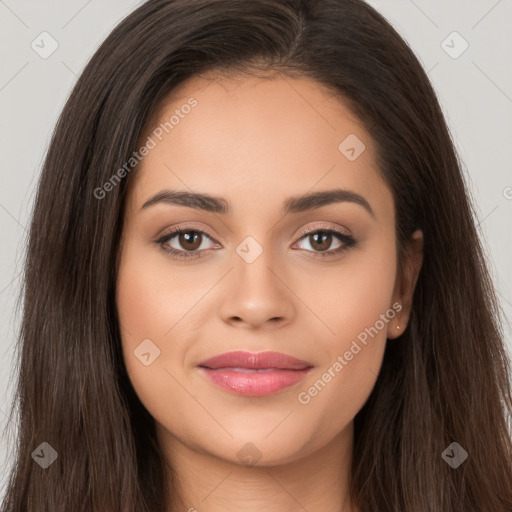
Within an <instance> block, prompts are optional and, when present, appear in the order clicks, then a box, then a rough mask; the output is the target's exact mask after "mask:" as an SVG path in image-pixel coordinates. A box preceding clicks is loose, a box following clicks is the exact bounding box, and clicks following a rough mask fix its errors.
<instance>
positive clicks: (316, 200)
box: [141, 188, 375, 218]
mask: <svg viewBox="0 0 512 512" xmlns="http://www.w3.org/2000/svg"><path fill="white" fill-rule="evenodd" d="M343 202H349V203H355V204H358V205H359V206H362V207H363V208H364V209H365V210H366V211H367V212H368V213H369V214H370V215H371V216H372V217H374V218H375V213H374V211H373V210H372V207H371V206H370V204H369V203H368V201H367V200H366V199H365V198H364V197H363V196H361V195H360V194H357V193H356V192H353V191H351V190H345V189H341V188H338V189H333V190H324V191H320V192H312V193H309V194H303V195H299V196H293V197H289V198H288V199H287V200H286V201H285V202H284V203H283V208H282V213H283V215H287V214H293V213H301V212H304V211H308V210H314V209H317V208H322V207H323V206H327V205H330V204H335V203H343ZM161 203H164V204H172V205H178V206H186V207H188V208H195V209H198V210H204V211H206V212H211V213H221V214H228V213H230V209H229V203H228V202H227V201H226V200H225V199H224V198H222V197H216V196H212V195H209V194H200V193H197V192H187V191H185V190H161V191H160V192H158V193H156V194H155V195H153V196H151V197H150V198H149V199H148V200H147V201H146V202H145V203H144V204H143V205H142V207H141V210H144V209H146V208H149V207H150V206H153V205H156V204H161Z"/></svg>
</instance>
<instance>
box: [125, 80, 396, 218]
mask: <svg viewBox="0 0 512 512" xmlns="http://www.w3.org/2000/svg"><path fill="white" fill-rule="evenodd" d="M190 105H193V106H192V107H191V106H190ZM148 137H150V138H151V139H152V140H153V142H154V147H153V148H152V149H151V150H150V151H149V153H148V154H147V156H145V157H144V158H143V159H142V161H141V163H140V164H139V167H138V168H137V171H136V173H135V175H134V176H133V177H131V178H132V180H133V183H132V186H131V187H130V188H131V192H130V199H131V202H132V203H133V205H134V207H135V206H138V207H139V208H140V206H141V205H142V204H143V203H144V201H145V200H146V199H147V197H148V196H149V195H150V194H154V193H156V192H158V191H159V190H163V189H166V188H168V189H180V190H190V189H192V190H194V191H198V192H207V193H209V194H212V195H215V196H222V197H227V198H230V199H229V200H230V201H233V208H232V209H233V211H234V212H236V210H237V207H238V209H239V210H240V211H239V213H242V212H241V208H240V207H242V206H245V207H247V206H248V204H247V200H248V199H250V200H251V201H256V202H257V201H258V200H261V199H264V200H265V203H266V204H268V205H270V204H271V203H272V202H275V203H276V206H277V204H279V207H280V206H281V203H282V198H283V196H290V195H298V194H303V193H305V192H307V191H314V190H315V189H322V190H325V189H328V188H334V187H342V188H346V189H349V190H353V191H354V192H357V193H359V194H361V195H365V196H367V197H370V198H373V199H372V200H373V202H376V203H381V204H376V208H375V209H376V210H378V209H379V207H382V208H384V209H386V208H388V209H389V202H391V203H392V196H391V192H390V191H389V189H388V188H387V186H386V184H385V183H384V182H383V181H382V179H381V177H380V174H379V172H378V168H377V165H376V154H375V147H374V142H373V140H372V139H371V137H370V135H369V134H368V133H367V131H366V130H365V127H364V126H363V124H362V123H361V121H360V120H359V119H358V118H357V117H356V116H355V115H354V114H353V113H352V112H351V111H350V110H349V109H348V107H347V106H346V105H344V104H343V103H342V101H340V99H338V98H337V97H335V96H334V95H333V94H331V93H330V91H328V90H327V89H326V88H325V87H323V86H322V85H320V84H319V83H318V82H316V81H314V80H312V79H309V78H290V77H288V76H283V75H275V76H273V77H265V78H259V77H253V76H247V75H243V76H231V77H227V76H224V75H213V76H212V75H210V76H207V77H206V76H204V77H193V78H191V79H189V80H187V81H186V82H184V83H182V84H180V86H178V87H177V88H176V89H175V90H174V91H173V92H172V93H171V94H170V95H169V96H168V97H167V98H166V99H165V101H163V102H162V103H161V105H160V106H159V108H158V109H157V112H156V115H154V116H153V118H152V119H151V121H150V122H149V123H148V125H147V126H146V129H145V132H144V136H143V137H142V138H141V141H140V144H141V145H142V144H144V143H145V142H147V140H148V139H147V138H148ZM152 145H153V144H152ZM354 156H355V158H354ZM133 178H135V179H133ZM237 198H238V204H236V203H237ZM245 210H247V208H245Z"/></svg>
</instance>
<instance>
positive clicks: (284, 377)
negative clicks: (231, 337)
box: [198, 351, 313, 396]
mask: <svg viewBox="0 0 512 512" xmlns="http://www.w3.org/2000/svg"><path fill="white" fill-rule="evenodd" d="M198 367H199V368H200V370H201V372H202V373H203V374H204V375H205V376H206V377H207V378H208V379H209V380H210V382H212V383H213V384H215V385H217V386H219V387H220V388H223V389H226V390H228V391H231V392H234V393H236V394H239V395H244V396H267V395H272V394H274V393H277V392H278V391H281V390H282V389H285V388H287V387H289V386H292V385H293V384H296V383H297V382H299V381H301V380H302V379H303V378H304V377H305V376H306V375H307V373H309V371H310V370H311V368H313V365H312V364H311V363H308V362H306V361H301V360H300V359H296V358H294V357H291V356H288V355H286V354H281V353H279V352H257V353H254V352H244V351H236V352H226V353H225V354H220V355H218V356H215V357H212V358H210V359H207V360H206V361H202V362H201V363H199V365H198Z"/></svg>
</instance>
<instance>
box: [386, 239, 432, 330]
mask: <svg viewBox="0 0 512 512" xmlns="http://www.w3.org/2000/svg"><path fill="white" fill-rule="evenodd" d="M422 264H423V232H422V231H421V230H419V229H418V230H416V231H415V232H414V233H413V234H412V235H411V238H410V241H409V243H408V244H407V247H406V248H405V251H404V260H403V264H402V268H401V269H400V272H401V273H400V276H398V277H397V283H396V286H395V292H394V294H393V301H392V302H393V303H394V302H399V303H400V304H401V305H402V309H401V311H400V313H398V314H397V315H396V317H395V318H394V319H393V321H392V322H390V323H389V326H388V336H387V337H388V338H389V339H395V338H398V337H399V336H401V335H402V334H403V332H404V331H405V329H406V327H407V324H408V321H409V316H410V313H411V309H412V297H413V294H414V289H415V288H416V283H417V281H418V277H419V273H420V270H421V267H422Z"/></svg>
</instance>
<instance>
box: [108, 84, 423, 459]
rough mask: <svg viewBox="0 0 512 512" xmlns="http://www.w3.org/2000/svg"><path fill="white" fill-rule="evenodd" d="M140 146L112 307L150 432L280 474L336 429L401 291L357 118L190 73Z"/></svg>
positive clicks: (346, 419)
mask: <svg viewBox="0 0 512 512" xmlns="http://www.w3.org/2000/svg"><path fill="white" fill-rule="evenodd" d="M171 116H174V117H171ZM166 122H167V125H166V126H165V125H161V123H166ZM164 126H165V127H164ZM148 137H149V138H148ZM143 144H146V145H147V148H148V150H147V151H145V153H146V156H144V158H143V159H142V161H141V163H140V165H139V167H138V169H137V172H136V174H134V175H133V176H130V178H129V179H130V187H129V189H128V196H127V203H126V209H125V217H124V228H123V236H122V245H121V248H120V254H119V257H120V259H119V271H118V282H117V308H118V313H119V320H120V327H121V332H122V344H123V355H124V360H125V364H126V367H127V370H128V373H129V376H130V379H131V382H132V385H133V387H134V389H135V391H136V393H137V395H138V396H139V398H140V400H141V402H142V403H143V404H144V406H145V407H146V409H147V410H148V411H149V412H150V413H151V415H152V416H153V417H154V419H155V421H156V425H157V430H158V435H159V439H160V440H161V441H162V442H163V443H165V444H167V445H168V446H169V447H171V449H172V447H175V446H186V447H188V448H190V449H192V450H195V451H196V452H202V453H206V454H211V455H214V456H216V457H218V458H221V459H224V460H226V461H231V462H235V463H242V462H244V461H246V460H247V458H249V459H251V460H254V461H255V460H256V459H258V464H268V465H276V464H280V463H284V462H289V461H293V460H295V459H298V458H300V457H303V456H306V455H307V454H310V453H312V452H314V451H316V450H320V449H321V448H322V447H325V446H327V445H328V444H329V443H331V442H333V441H335V440H336V439H338V438H339V437H340V436H344V435H347V433H348V432H350V429H351V427H352V421H353V418H354V416H355V415H356V413H357V412H358V411H359V410H360V409H361V407H362V406H363V405H364V403H365V401H366V400H367V398H368V396H369V394H370V392H371V390H372V388H373V386H374V384H375V381H376V378H377V375H378V373H379V368H380V365H381V361H382V357H383V352H384V348H385V344H386V342H387V338H394V337H396V336H397V335H399V334H401V333H402V332H403V330H404V329H405V326H406V322H407V316H408V311H409V300H410V296H411V293H412V289H411V287H412V286H413V285H410V286H409V287H408V283H410V282H414V277H412V278H410V279H409V281H407V279H406V278H407V276H405V277H403V276H402V275H401V274H400V275H399V274H398V273H397V253H396V239H395V209H394V201H393V196H392V193H391V191H390V190H389V188H388V187H387V186H386V184H385V182H384V181H383V180H382V179H381V177H380V176H379V173H378V170H377V167H376V163H375V161H376V153H375V147H374V144H373V142H372V140H371V138H370V136H369V134H368V133H367V132H366V131H365V129H364V127H363V125H362V124H361V123H360V122H359V121H358V119H357V118H355V117H354V116H353V115H352V113H351V112H350V111H349V110H348V109H347V108H346V107H345V106H344V105H343V104H342V103H340V101H339V100H338V99H335V98H334V97H333V96H332V95H329V94H327V93H326V91H324V90H323V89H322V87H321V86H320V85H319V84H318V83H316V82H314V81H312V80H309V79H306V78H300V79H298V78H295V79H292V78H289V77H286V78H285V77H282V76H279V75H277V76H275V77H273V78H272V79H266V80H265V79H261V78H254V77H249V78H247V77H244V78H243V79H238V80H236V81H234V80H232V79H228V78H226V77H221V76H217V77H209V78H205V77H203V78H200V77H195V78H193V79H191V80H189V81H188V82H185V83H183V84H182V85H181V86H180V87H179V88H178V89H176V90H174V92H173V94H172V98H169V99H168V101H167V102H166V103H165V104H163V105H162V107H161V108H160V109H159V112H158V115H157V116H156V117H155V118H154V119H153V120H152V121H151V123H150V125H149V127H148V128H147V130H146V133H145V134H144V137H143V138H142V139H141V145H143ZM141 153H144V151H142V152H141ZM178 193H188V194H191V195H189V196H188V198H187V197H185V196H184V195H183V194H182V195H179V194H178ZM321 193H327V194H324V195H321ZM192 194H201V195H204V196H206V195H207V196H208V197H207V198H201V197H197V196H193V195H192ZM311 194H314V195H316V196H312V198H310V199H307V196H310V195H311ZM210 196H211V197H210ZM315 197H316V200H315ZM292 198H294V199H292ZM173 230H181V231H178V232H176V231H174V232H173ZM398 315H400V320H399V321H398ZM397 326H400V327H401V329H400V330H398V329H397ZM235 351H236V352H239V351H242V352H245V354H241V355H240V354H238V356H237V355H233V354H231V355H229V354H228V355H227V356H226V357H225V358H223V359H222V360H220V361H219V360H217V361H216V362H215V361H211V358H214V357H215V356H219V355H223V354H227V353H232V352H235ZM262 353H265V354H262ZM272 353H273V354H272ZM276 353H278V355H276ZM254 354H256V355H254ZM292 358H295V359H297V360H299V361H300V363H296V361H295V359H292ZM208 360H210V361H208ZM206 367H208V368H210V369H207V368H206Z"/></svg>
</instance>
